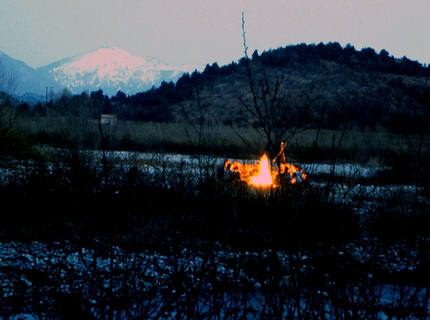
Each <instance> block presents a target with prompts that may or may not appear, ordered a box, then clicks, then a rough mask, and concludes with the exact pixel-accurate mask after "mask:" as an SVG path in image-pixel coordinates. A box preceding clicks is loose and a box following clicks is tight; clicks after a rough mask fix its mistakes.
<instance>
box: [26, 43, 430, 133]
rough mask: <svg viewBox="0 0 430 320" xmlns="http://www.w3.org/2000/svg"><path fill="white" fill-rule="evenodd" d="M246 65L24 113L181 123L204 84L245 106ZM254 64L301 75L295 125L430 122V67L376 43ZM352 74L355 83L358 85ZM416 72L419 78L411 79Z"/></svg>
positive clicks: (285, 52)
mask: <svg viewBox="0 0 430 320" xmlns="http://www.w3.org/2000/svg"><path fill="white" fill-rule="evenodd" d="M324 62H333V63H334V65H336V66H337V67H336V68H337V69H336V70H337V71H336V72H338V73H337V75H336V78H335V80H336V81H335V82H330V83H328V84H325V86H323V85H322V83H323V82H324V79H326V78H327V74H331V73H333V72H332V70H330V68H331V66H330V67H328V68H329V69H327V68H326V69H323V68H321V64H322V63H324ZM245 63H246V59H245V58H242V59H241V60H239V61H238V62H233V63H231V64H229V65H226V66H222V67H220V66H219V65H218V64H217V63H213V64H208V65H207V66H206V68H205V69H204V71H203V72H198V71H194V72H193V73H191V74H188V73H186V74H184V75H183V76H182V77H181V78H179V79H178V80H177V82H176V83H172V82H169V83H166V82H163V83H162V84H161V85H160V86H159V87H157V88H155V87H154V88H152V89H151V90H148V91H145V92H141V93H137V94H135V95H131V96H127V95H126V94H125V93H123V92H121V91H119V92H118V93H117V94H116V95H115V96H112V97H108V96H107V95H105V94H104V93H103V91H102V90H99V91H95V92H91V93H86V92H84V93H82V94H78V95H72V94H70V93H67V92H64V93H63V94H62V95H61V96H60V97H58V98H57V99H54V100H53V101H50V102H48V103H43V104H42V103H39V104H37V105H36V106H35V107H32V108H31V107H29V106H28V105H26V104H21V105H20V106H19V107H18V110H19V111H20V112H21V113H31V114H39V115H42V116H46V115H54V116H64V115H76V116H77V115H85V116H88V117H91V118H97V117H99V116H100V114H102V113H109V114H115V115H117V117H118V118H119V119H121V120H133V121H152V122H171V121H175V120H177V118H178V117H177V115H178V114H180V113H181V107H180V105H181V104H184V103H188V105H189V106H191V109H192V106H193V105H196V104H195V103H193V101H195V99H196V92H197V91H198V90H200V89H201V88H205V89H206V96H209V98H208V99H209V100H211V94H212V92H211V88H212V87H215V86H216V85H218V84H229V86H227V87H229V88H228V90H230V91H227V90H226V92H224V93H222V95H226V96H230V100H228V99H225V100H224V101H223V103H224V104H228V105H229V106H230V107H231V108H238V106H239V103H238V98H239V94H240V93H239V91H241V90H242V91H246V90H247V88H248V85H247V82H246V78H245V74H246V72H245ZM252 66H253V70H254V72H255V75H256V78H258V77H260V78H261V76H262V74H263V73H264V72H265V71H268V73H269V75H270V70H272V71H273V70H274V71H273V72H275V71H279V70H280V71H281V72H282V73H284V74H285V75H286V76H287V77H290V78H288V82H289V83H290V82H291V83H294V81H295V80H296V82H297V83H296V87H294V85H289V83H288V85H286V91H287V98H288V99H287V100H286V101H285V107H286V108H289V107H291V106H294V108H295V110H296V111H299V114H298V116H297V117H296V119H295V121H296V123H295V125H296V126H305V125H306V126H309V125H310V126H313V127H321V128H326V129H338V126H339V119H347V120H348V127H351V128H354V127H355V128H360V129H363V128H370V129H375V128H377V127H385V128H387V129H389V130H390V131H395V132H404V131H408V132H411V131H417V130H416V129H417V124H420V123H421V124H423V126H424V127H425V122H426V121H427V119H430V111H429V109H430V107H429V106H430V86H429V85H428V84H427V83H426V82H425V78H426V77H429V76H430V66H427V67H426V66H424V65H422V64H420V63H419V62H416V61H412V60H409V59H408V58H406V57H404V58H402V59H397V58H394V57H393V56H390V55H389V53H388V52H387V51H386V50H381V52H379V53H376V52H375V50H374V49H371V48H365V49H362V50H360V51H359V50H356V49H355V48H354V47H353V46H351V45H347V46H346V47H342V46H341V45H340V44H338V43H328V44H322V43H320V44H318V45H314V44H312V45H306V44H299V45H294V46H287V47H284V48H279V49H275V50H269V51H266V52H263V53H262V54H261V55H260V54H258V52H257V51H255V52H254V53H253V54H252ZM339 70H340V71H339ZM351 70H353V71H351ZM294 72H295V73H294ZM309 72H313V75H312V76H314V78H315V77H316V80H313V82H312V83H310V84H308V83H304V82H303V79H307V77H309ZM351 72H353V76H354V77H355V79H354V82H351ZM290 74H294V75H293V76H291V75H290ZM297 74H299V75H298V76H297ZM315 74H316V76H315ZM294 77H296V78H299V80H300V81H302V83H299V81H298V80H297V79H295V78H294ZM411 77H413V79H415V80H414V81H411V80H410V79H411ZM237 79H239V81H236V80H237ZM416 79H418V80H416ZM419 79H422V80H419ZM233 82H234V83H235V85H234V88H233V84H232V83H233ZM326 82H327V81H326ZM364 87H365V89H363V88H364ZM232 97H233V98H232ZM217 103H218V104H219V102H217ZM232 105H233V106H232ZM215 108H222V109H219V111H221V110H223V109H224V108H223V106H221V105H216V106H215ZM188 109H189V108H188ZM216 113H217V114H219V115H220V116H219V117H220V118H219V119H215V121H218V122H222V123H231V122H232V121H233V122H237V123H241V124H243V123H247V124H248V125H258V123H256V122H255V121H253V120H252V119H249V115H246V114H242V115H240V113H235V119H232V118H231V116H230V114H229V113H225V112H224V113H223V112H216ZM222 117H224V118H222ZM225 117H227V118H228V117H230V119H226V118H225ZM238 117H239V118H240V117H242V118H243V119H239V118H238ZM243 120H245V121H243ZM423 126H420V128H422V127H423ZM426 130H428V129H426ZM418 131H421V129H420V130H418Z"/></svg>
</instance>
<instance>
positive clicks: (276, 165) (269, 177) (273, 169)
mask: <svg viewBox="0 0 430 320" xmlns="http://www.w3.org/2000/svg"><path fill="white" fill-rule="evenodd" d="M285 147H286V144H285V143H281V150H280V152H279V153H278V155H277V156H276V157H275V158H274V159H273V160H272V161H270V160H269V158H268V156H267V155H266V154H263V156H262V157H261V158H260V160H259V161H258V162H257V163H251V164H250V163H241V162H239V161H230V160H226V161H225V163H224V171H225V172H233V173H237V174H238V176H239V178H240V180H241V181H243V182H245V183H246V184H248V185H249V186H252V187H255V188H262V189H267V188H277V187H279V186H280V185H281V181H284V179H285V180H286V181H287V182H289V183H290V184H297V183H300V182H303V181H305V180H307V179H308V174H307V173H306V172H305V171H304V170H303V169H302V168H300V167H299V166H298V165H295V164H291V163H287V161H286V157H285V153H284V152H285Z"/></svg>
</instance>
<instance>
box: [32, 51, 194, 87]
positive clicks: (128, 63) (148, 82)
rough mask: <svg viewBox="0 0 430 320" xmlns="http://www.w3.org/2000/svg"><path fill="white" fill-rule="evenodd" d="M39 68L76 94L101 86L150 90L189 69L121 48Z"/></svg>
mask: <svg viewBox="0 0 430 320" xmlns="http://www.w3.org/2000/svg"><path fill="white" fill-rule="evenodd" d="M39 71H40V72H43V73H46V74H49V75H51V76H52V77H53V78H54V79H55V80H56V81H57V82H58V83H59V84H61V85H62V86H64V87H66V88H68V89H69V90H70V91H71V92H73V93H81V92H82V91H96V90H99V89H102V90H103V91H104V93H106V94H108V95H114V94H116V93H117V92H118V91H123V92H125V93H127V94H134V93H136V92H140V91H144V90H148V89H150V88H151V87H152V86H158V85H159V84H160V83H161V82H162V81H174V80H176V79H178V78H179V77H180V76H181V75H182V74H183V73H184V72H185V71H190V70H189V69H186V68H179V67H172V66H169V65H167V64H164V63H161V62H159V61H156V60H155V59H148V58H143V57H138V56H134V55H131V54H130V53H128V52H126V51H125V50H123V49H119V48H100V49H98V50H96V51H93V52H90V53H86V54H83V55H79V56H76V57H72V58H68V59H63V60H60V61H58V62H55V63H53V64H50V65H47V66H45V67H42V68H40V69H39Z"/></svg>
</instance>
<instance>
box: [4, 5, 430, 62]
mask: <svg viewBox="0 0 430 320" xmlns="http://www.w3.org/2000/svg"><path fill="white" fill-rule="evenodd" d="M242 11H244V12H245V14H246V22H247V36H248V44H249V47H250V53H252V51H253V50H254V49H258V50H259V51H262V50H266V49H269V48H276V47H279V46H285V45H287V44H295V43H301V42H306V43H318V42H321V41H322V42H328V41H338V42H340V43H341V44H342V45H345V44H347V43H351V44H353V45H354V46H356V48H362V47H367V46H370V47H374V48H375V49H376V50H377V51H379V50H380V49H382V48H385V49H387V50H388V51H389V52H390V53H392V54H393V55H395V56H397V57H401V56H403V55H406V56H408V57H410V58H412V59H417V60H419V61H420V62H423V63H429V62H430V41H429V34H428V33H429V30H430V19H429V17H428V15H429V13H430V0H407V1H406V0H350V1H348V0H308V1H304V0H266V1H263V0H218V1H213V0H212V1H208V0H122V1H119V0H69V1H65V0H37V1H36V0H0V51H3V52H5V53H7V54H9V55H11V56H12V57H14V58H16V59H19V60H23V61H25V62H26V63H28V64H29V65H31V66H33V67H38V66H41V65H44V64H47V63H51V62H54V61H56V60H58V59H61V58H64V57H68V56H73V55H77V54H81V53H85V52H88V51H92V50H95V49H97V48H99V47H102V46H111V47H120V48H123V49H125V50H127V51H129V52H131V53H132V54H135V55H142V56H152V57H156V58H159V59H161V60H163V61H166V62H168V63H170V64H176V65H180V64H191V65H202V64H206V63H209V62H214V61H218V62H219V63H220V64H225V63H229V62H231V61H232V60H236V59H238V58H239V57H240V56H241V55H242V54H243V49H242V39H241V12H242Z"/></svg>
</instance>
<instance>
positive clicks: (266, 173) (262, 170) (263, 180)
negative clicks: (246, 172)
mask: <svg viewBox="0 0 430 320" xmlns="http://www.w3.org/2000/svg"><path fill="white" fill-rule="evenodd" d="M257 166H258V173H257V175H255V176H251V177H250V179H249V184H251V185H253V186H255V187H260V188H269V187H271V186H272V185H274V183H273V177H272V171H271V167H270V162H269V158H268V157H267V155H266V154H263V156H262V157H261V159H260V161H259V162H258V164H257Z"/></svg>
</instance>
